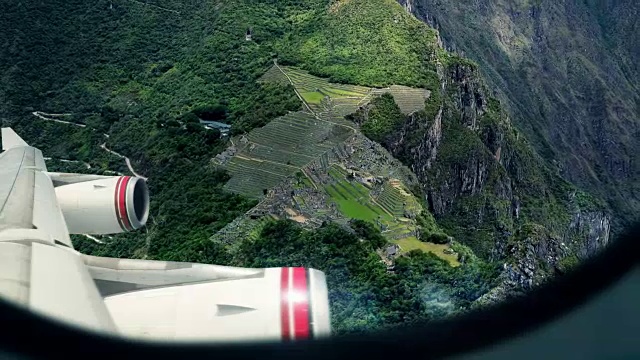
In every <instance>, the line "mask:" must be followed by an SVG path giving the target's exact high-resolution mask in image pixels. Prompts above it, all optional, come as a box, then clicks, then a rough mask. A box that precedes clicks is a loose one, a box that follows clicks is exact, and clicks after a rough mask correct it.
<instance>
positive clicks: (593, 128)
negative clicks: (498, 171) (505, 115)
mask: <svg viewBox="0 0 640 360" xmlns="http://www.w3.org/2000/svg"><path fill="white" fill-rule="evenodd" d="M400 3H401V4H403V5H404V7H405V8H406V9H407V10H408V11H409V12H411V13H413V14H415V15H416V16H417V17H418V18H420V19H422V20H423V21H425V22H427V23H429V24H430V25H431V26H433V27H434V28H436V29H438V30H439V32H440V36H441V38H442V42H443V43H444V46H445V47H446V48H448V49H450V50H452V51H456V52H458V53H460V54H462V55H463V56H467V57H469V58H470V59H473V60H474V61H476V62H477V63H478V64H479V66H480V68H481V69H482V72H483V74H484V75H485V77H486V79H487V81H488V83H489V85H490V87H491V89H493V90H495V92H496V93H497V95H498V97H499V98H500V99H501V100H502V101H503V102H504V103H505V105H506V106H507V108H508V109H509V113H510V114H511V115H512V117H513V121H514V123H515V124H516V126H517V127H518V128H519V129H520V130H522V131H523V133H524V134H526V135H527V138H528V139H530V141H531V142H532V144H533V145H534V147H535V148H536V150H537V151H538V152H539V153H540V154H541V155H542V156H543V157H544V158H545V159H546V160H547V161H549V162H551V163H552V164H553V166H554V168H555V169H556V171H557V172H558V173H559V174H560V175H561V176H563V177H565V178H566V179H568V180H569V181H571V182H574V183H575V184H577V185H579V186H581V187H582V188H583V189H586V190H588V191H589V192H591V193H593V194H597V195H599V196H601V197H603V198H605V199H607V202H608V203H609V205H610V207H611V208H612V209H613V210H614V212H615V217H614V222H615V223H616V224H617V225H616V226H615V228H617V229H618V230H620V229H621V227H622V226H624V224H625V223H628V222H629V221H632V220H634V219H635V218H637V214H638V211H639V210H640V195H639V194H640V192H639V191H638V190H639V188H638V186H639V185H638V184H640V182H639V180H640V160H639V158H638V156H637V154H638V153H639V152H640V136H639V135H640V132H639V131H640V127H639V125H640V120H639V119H640V87H639V86H638V84H640V82H639V80H640V70H639V68H638V62H639V61H640V53H639V51H640V50H639V49H640V44H639V43H638V36H637V35H636V34H637V33H638V31H640V29H639V28H638V21H637V18H638V16H639V10H640V6H639V4H638V2H637V1H633V0H627V1H624V0H622V1H609V2H602V1H590V0H585V1H580V0H563V1H546V0H542V1H520V0H495V1H475V2H468V1H460V0H453V1H440V0H401V1H400Z"/></svg>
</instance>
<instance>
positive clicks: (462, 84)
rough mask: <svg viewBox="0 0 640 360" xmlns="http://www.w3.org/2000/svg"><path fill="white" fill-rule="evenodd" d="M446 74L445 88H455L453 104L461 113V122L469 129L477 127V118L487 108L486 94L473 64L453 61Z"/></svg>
mask: <svg viewBox="0 0 640 360" xmlns="http://www.w3.org/2000/svg"><path fill="white" fill-rule="evenodd" d="M447 75H448V76H447V77H445V79H444V82H445V88H451V87H453V88H455V89H457V91H456V93H457V95H456V96H455V106H456V109H458V110H459V111H460V113H461V115H462V118H461V121H462V123H463V124H464V125H465V126H467V127H468V128H470V129H473V130H475V129H477V128H478V119H479V118H480V117H481V116H482V115H483V114H484V113H485V111H486V108H487V100H486V99H487V96H486V95H485V93H484V90H483V85H482V83H481V81H480V77H479V76H478V75H477V73H476V70H475V68H474V66H472V65H469V64H461V63H454V64H453V65H451V66H449V69H448V74H447Z"/></svg>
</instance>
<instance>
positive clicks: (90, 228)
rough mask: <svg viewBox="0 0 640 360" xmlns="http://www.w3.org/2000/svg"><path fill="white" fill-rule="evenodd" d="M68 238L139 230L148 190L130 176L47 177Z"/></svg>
mask: <svg viewBox="0 0 640 360" xmlns="http://www.w3.org/2000/svg"><path fill="white" fill-rule="evenodd" d="M48 175H49V177H50V178H51V180H52V181H53V183H54V185H57V186H56V188H55V191H56V196H57V198H58V204H59V205H60V209H61V210H62V214H63V215H64V219H65V221H66V223H67V228H68V229H69V233H70V234H115V233H121V232H125V231H132V230H136V229H139V228H141V227H142V226H144V225H145V223H146V222H147V217H148V216H149V190H148V189H147V183H146V182H145V180H144V179H142V178H138V177H132V176H95V175H77V176H75V177H74V176H73V175H76V174H56V173H49V174H48Z"/></svg>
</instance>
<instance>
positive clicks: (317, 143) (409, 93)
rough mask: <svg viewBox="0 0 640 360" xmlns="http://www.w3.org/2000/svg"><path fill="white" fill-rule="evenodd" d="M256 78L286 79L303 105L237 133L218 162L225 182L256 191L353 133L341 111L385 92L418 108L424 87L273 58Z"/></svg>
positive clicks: (409, 110) (404, 107)
mask: <svg viewBox="0 0 640 360" xmlns="http://www.w3.org/2000/svg"><path fill="white" fill-rule="evenodd" d="M258 82H260V83H278V84H281V85H288V84H291V85H293V87H294V88H295V90H296V93H297V94H298V96H299V98H300V100H301V101H302V102H303V103H304V105H305V107H304V108H305V110H303V111H298V112H293V113H289V114H287V115H285V116H282V117H279V118H277V119H275V120H273V121H272V122H270V123H269V124H268V125H266V126H264V127H262V128H258V129H254V130H253V131H251V132H250V133H249V134H247V135H246V136H245V137H243V138H241V139H240V141H239V143H240V145H238V146H237V148H235V147H234V150H235V152H234V153H233V156H232V157H231V159H229V160H224V161H221V162H220V163H221V164H222V165H223V166H225V167H226V169H227V170H228V171H229V173H230V174H231V179H230V180H229V182H228V183H227V184H226V185H225V188H226V189H228V190H230V191H233V192H236V193H240V194H243V195H246V196H250V197H261V196H263V195H265V194H266V191H267V190H268V189H270V188H272V187H274V186H276V185H277V184H278V183H280V182H281V181H282V180H283V179H284V178H286V177H287V176H291V175H292V174H294V173H295V172H297V171H300V170H302V168H303V167H305V166H306V165H307V164H309V163H311V162H312V161H314V160H315V159H318V158H319V157H321V156H322V155H323V154H325V153H326V152H327V151H329V150H330V149H332V148H334V147H335V146H337V145H339V144H340V143H342V142H343V141H344V140H346V139H347V138H349V136H351V135H353V134H354V133H355V131H356V130H355V129H354V128H353V126H354V124H353V123H352V122H350V121H348V120H347V119H345V116H346V115H349V114H352V113H354V112H355V111H356V110H357V109H358V108H359V107H360V106H362V105H365V104H367V103H368V102H369V101H370V100H371V99H373V98H374V97H376V96H380V95H382V94H385V93H391V94H392V95H393V96H394V100H395V101H396V102H397V104H398V106H399V107H400V109H401V110H402V111H403V112H404V113H405V114H409V113H412V112H414V111H418V110H421V109H424V106H425V100H426V99H427V98H428V96H429V91H428V90H425V89H417V88H410V87H406V86H397V85H393V86H390V87H387V88H383V89H373V88H368V87H364V86H357V85H348V84H335V83H331V82H329V81H328V80H327V79H323V78H319V77H317V76H313V75H311V74H309V72H307V71H305V70H301V69H298V68H295V67H288V66H279V65H278V64H274V66H272V67H271V68H270V69H269V70H268V71H267V72H266V73H265V74H264V75H263V76H261V77H260V78H259V79H258Z"/></svg>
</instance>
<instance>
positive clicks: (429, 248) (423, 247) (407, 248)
mask: <svg viewBox="0 0 640 360" xmlns="http://www.w3.org/2000/svg"><path fill="white" fill-rule="evenodd" d="M393 242H394V243H395V244H398V245H400V248H401V249H402V252H403V253H408V252H411V251H413V250H420V251H423V252H425V253H432V254H434V255H436V256H437V257H439V258H441V259H444V260H446V261H447V262H448V263H449V265H451V266H453V267H456V266H460V262H459V261H458V255H457V254H455V253H453V252H450V251H451V247H450V246H448V245H444V244H434V243H429V242H424V241H420V240H418V239H417V238H415V237H408V238H404V239H400V240H395V241H393Z"/></svg>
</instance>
